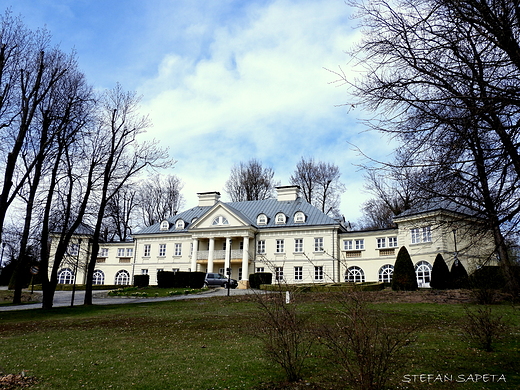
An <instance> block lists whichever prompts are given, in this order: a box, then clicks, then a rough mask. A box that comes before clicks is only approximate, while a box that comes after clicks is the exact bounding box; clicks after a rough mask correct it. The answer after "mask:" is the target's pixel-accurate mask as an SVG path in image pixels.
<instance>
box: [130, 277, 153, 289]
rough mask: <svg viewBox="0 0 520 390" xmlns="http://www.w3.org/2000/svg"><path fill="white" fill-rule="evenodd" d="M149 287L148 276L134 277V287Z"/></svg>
mask: <svg viewBox="0 0 520 390" xmlns="http://www.w3.org/2000/svg"><path fill="white" fill-rule="evenodd" d="M149 285H150V275H134V286H135V287H148V286H149Z"/></svg>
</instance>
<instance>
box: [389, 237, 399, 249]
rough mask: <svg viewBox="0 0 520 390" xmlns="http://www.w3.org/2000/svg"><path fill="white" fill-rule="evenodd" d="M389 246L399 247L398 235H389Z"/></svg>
mask: <svg viewBox="0 0 520 390" xmlns="http://www.w3.org/2000/svg"><path fill="white" fill-rule="evenodd" d="M388 247H389V248H397V237H388Z"/></svg>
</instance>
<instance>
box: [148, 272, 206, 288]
mask: <svg viewBox="0 0 520 390" xmlns="http://www.w3.org/2000/svg"><path fill="white" fill-rule="evenodd" d="M205 279H206V273H205V272H180V271H179V272H171V271H159V272H157V286H158V287H160V288H202V287H204V280H205Z"/></svg>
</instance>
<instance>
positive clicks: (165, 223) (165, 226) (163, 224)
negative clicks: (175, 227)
mask: <svg viewBox="0 0 520 390" xmlns="http://www.w3.org/2000/svg"><path fill="white" fill-rule="evenodd" d="M169 228H170V223H169V222H168V221H166V220H164V221H162V222H161V227H160V230H168V229H169Z"/></svg>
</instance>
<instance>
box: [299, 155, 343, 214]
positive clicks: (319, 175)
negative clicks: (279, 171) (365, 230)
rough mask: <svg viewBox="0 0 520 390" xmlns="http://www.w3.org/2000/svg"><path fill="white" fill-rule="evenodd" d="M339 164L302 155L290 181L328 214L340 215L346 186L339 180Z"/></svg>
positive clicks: (306, 198)
mask: <svg viewBox="0 0 520 390" xmlns="http://www.w3.org/2000/svg"><path fill="white" fill-rule="evenodd" d="M340 176H341V173H340V171H339V168H338V166H337V165H334V164H330V163H325V162H322V161H320V162H315V161H314V159H313V158H308V159H306V158H305V157H302V158H301V160H300V161H299V162H298V164H297V165H296V170H295V171H294V174H293V175H291V178H290V182H291V184H293V185H297V186H299V187H300V189H301V190H302V193H303V196H304V198H305V200H306V201H307V202H308V203H310V204H312V205H314V206H316V207H318V208H319V209H320V210H321V211H322V212H324V213H326V214H332V215H335V216H336V215H339V205H340V196H341V194H342V193H343V192H345V186H344V185H343V184H342V183H341V182H340V181H339V178H340Z"/></svg>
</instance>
